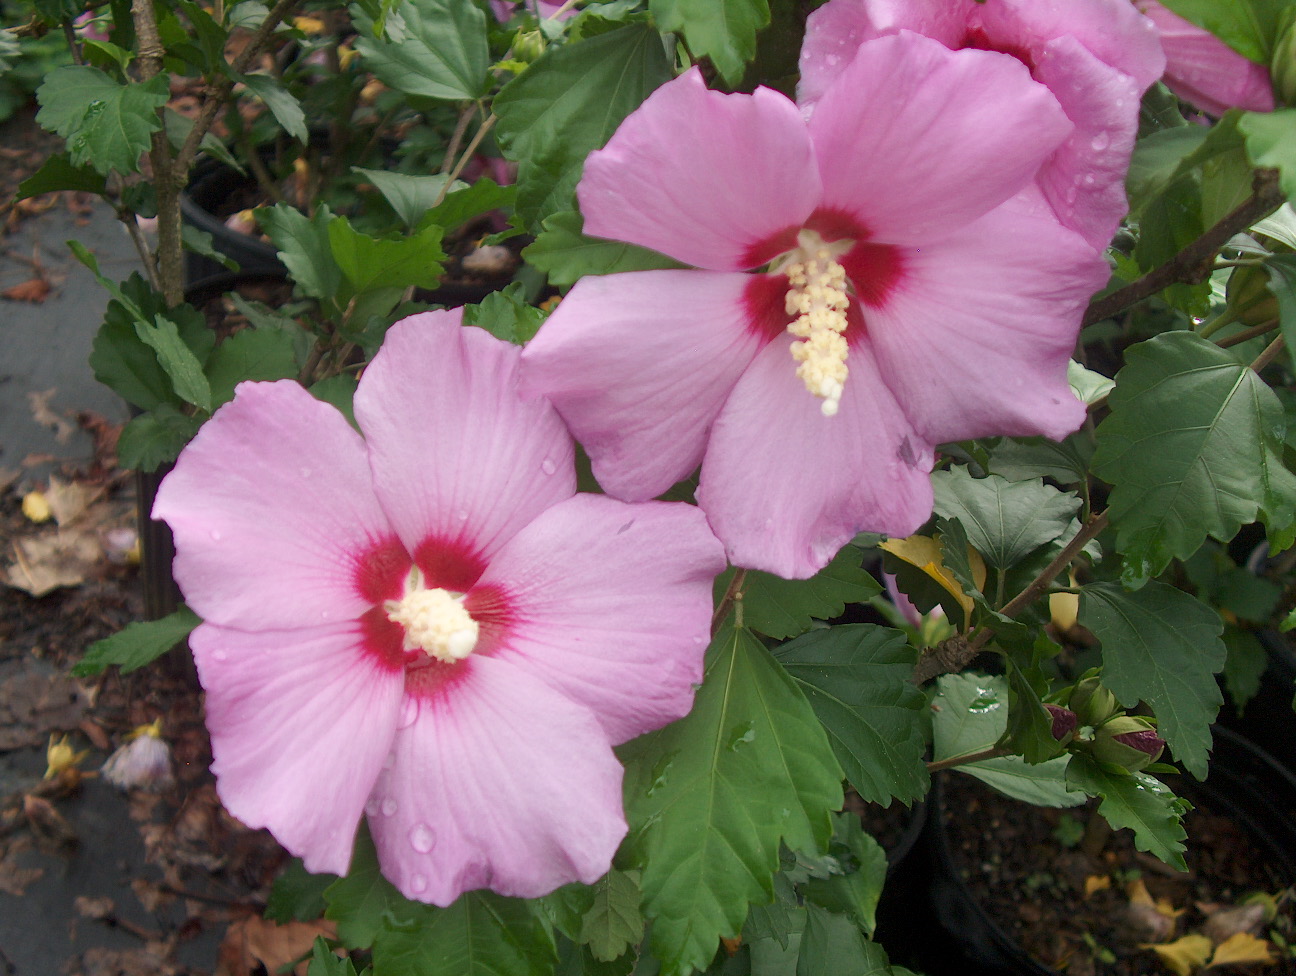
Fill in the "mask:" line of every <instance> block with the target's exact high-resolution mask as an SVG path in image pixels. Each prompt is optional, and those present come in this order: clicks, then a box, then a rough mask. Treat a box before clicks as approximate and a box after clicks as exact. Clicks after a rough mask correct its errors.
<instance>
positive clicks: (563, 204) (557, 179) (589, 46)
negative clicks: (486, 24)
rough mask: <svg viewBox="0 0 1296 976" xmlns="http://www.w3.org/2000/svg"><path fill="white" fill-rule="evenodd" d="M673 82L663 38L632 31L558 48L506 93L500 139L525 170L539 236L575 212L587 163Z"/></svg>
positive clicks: (641, 28)
mask: <svg viewBox="0 0 1296 976" xmlns="http://www.w3.org/2000/svg"><path fill="white" fill-rule="evenodd" d="M672 77H673V71H672V64H671V61H670V59H669V58H667V56H666V53H665V51H664V50H663V48H662V43H661V36H660V35H659V34H658V33H657V32H656V31H655V30H653V29H652V28H651V27H648V26H646V25H643V24H631V25H629V26H626V27H621V28H618V29H617V30H614V31H610V32H608V33H606V34H600V35H599V36H598V37H592V38H590V39H588V40H585V41H581V42H580V43H579V44H566V45H555V46H552V47H550V48H549V50H547V51H546V52H545V53H544V54H543V55H542V56H541V57H540V58H539V59H538V60H537V61H536V62H535V64H533V65H531V67H530V68H528V69H527V70H526V71H524V72H523V73H522V74H521V75H519V76H518V77H517V78H515V79H513V80H512V81H510V82H509V83H508V84H507V85H505V86H504V88H503V89H502V90H501V91H500V93H499V94H498V95H496V96H495V100H494V103H493V108H494V110H495V114H496V115H497V116H498V117H499V122H498V123H497V124H496V127H495V134H496V138H497V139H498V140H499V143H500V145H501V147H502V148H503V149H504V151H505V153H506V154H507V155H508V157H509V158H510V159H513V160H516V161H518V162H519V163H520V164H521V166H520V169H519V172H518V183H519V187H518V194H519V196H518V201H517V210H518V215H519V217H522V218H523V219H524V220H525V222H526V225H527V226H528V227H530V228H532V229H533V230H534V229H537V228H538V227H539V226H540V223H541V221H542V220H543V219H544V218H545V217H547V216H548V215H549V214H551V213H554V212H557V211H560V210H572V209H574V200H573V193H572V191H573V190H574V189H575V186H576V179H577V178H578V176H579V173H580V171H581V168H582V167H583V166H584V163H585V157H586V156H588V155H589V153H590V151H591V150H594V149H598V148H599V147H601V146H602V145H603V144H604V143H605V142H607V140H608V138H609V137H610V136H611V135H612V133H613V132H615V131H616V128H617V126H619V125H620V124H621V121H622V120H623V119H624V118H625V117H626V116H627V115H629V114H630V113H631V112H632V111H634V110H635V109H636V108H638V107H639V105H640V103H642V102H643V100H644V99H645V98H647V97H648V95H649V93H651V92H652V91H653V90H654V89H656V88H657V87H659V86H660V85H663V84H665V83H666V82H667V81H669V80H670V79H671V78H672ZM533 184H534V185H533ZM559 188H561V189H559ZM524 214H525V216H523V215H524Z"/></svg>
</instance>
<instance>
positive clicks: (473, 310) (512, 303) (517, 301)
mask: <svg viewBox="0 0 1296 976" xmlns="http://www.w3.org/2000/svg"><path fill="white" fill-rule="evenodd" d="M525 291H526V289H525V287H524V286H523V285H522V283H521V282H514V283H513V284H511V285H509V286H508V287H507V288H504V289H502V290H501V291H495V292H491V293H490V294H489V295H487V296H486V297H485V298H483V299H482V300H481V302H479V303H478V304H476V305H465V306H464V318H463V323H464V325H475V326H477V327H478V328H479V329H485V330H486V331H487V332H489V333H490V334H491V335H493V336H495V338H497V339H503V340H504V341H505V342H513V343H516V344H517V345H519V346H520V345H522V344H523V343H525V342H528V341H530V339H531V337H532V336H534V335H535V334H536V332H538V331H539V329H540V326H541V325H542V324H543V323H544V320H545V318H546V317H547V313H546V312H545V311H544V309H540V308H536V307H535V306H534V305H528V304H527V302H526V299H525V297H524V294H525Z"/></svg>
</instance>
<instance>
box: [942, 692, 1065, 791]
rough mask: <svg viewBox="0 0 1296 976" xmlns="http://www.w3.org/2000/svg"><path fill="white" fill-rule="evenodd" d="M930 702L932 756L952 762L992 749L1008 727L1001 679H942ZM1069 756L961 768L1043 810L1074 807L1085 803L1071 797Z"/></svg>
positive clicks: (1016, 759)
mask: <svg viewBox="0 0 1296 976" xmlns="http://www.w3.org/2000/svg"><path fill="white" fill-rule="evenodd" d="M936 687H937V692H936V697H935V698H934V699H932V756H933V757H934V758H935V759H937V760H941V759H951V758H953V757H955V756H969V755H972V754H974V753H978V752H982V751H984V750H986V749H989V748H990V747H991V746H993V745H994V744H995V743H997V742H998V741H999V740H1000V739H1001V738H1003V734H1004V731H1005V730H1006V729H1007V727H1008V707H1009V695H1008V682H1007V680H1006V679H1005V678H1002V677H1000V676H997V675H996V676H993V677H991V676H989V675H979V674H971V673H968V674H944V675H941V676H940V678H938V679H937V686H936ZM1066 765H1067V760H1066V757H1065V756H1060V757H1058V758H1057V759H1050V760H1049V761H1048V762H1044V763H1038V764H1036V765H1033V766H1032V765H1030V764H1028V763H1027V762H1026V761H1025V760H1023V759H1021V758H1020V757H1018V756H1001V757H999V758H996V759H982V760H980V761H979V762H975V763H968V764H965V765H962V766H957V767H955V769H956V770H957V771H958V772H960V773H966V774H967V775H969V776H974V777H976V778H977V779H979V780H981V781H982V782H983V783H985V784H987V785H988V786H993V787H994V788H995V789H996V790H998V791H999V792H1000V793H1004V794H1006V795H1008V796H1011V797H1013V798H1015V799H1018V800H1023V801H1025V802H1026V803H1032V804H1034V805H1036V806H1042V807H1073V806H1077V805H1078V804H1080V803H1083V802H1084V798H1083V797H1081V796H1078V795H1077V794H1075V793H1071V792H1068V791H1067V788H1066V783H1065V780H1064V775H1065V772H1066Z"/></svg>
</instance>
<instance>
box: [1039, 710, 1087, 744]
mask: <svg viewBox="0 0 1296 976" xmlns="http://www.w3.org/2000/svg"><path fill="white" fill-rule="evenodd" d="M1044 708H1045V710H1046V711H1047V712H1048V713H1049V718H1050V719H1051V720H1052V722H1053V725H1052V728H1051V730H1050V731H1052V733H1053V738H1055V739H1057V740H1058V742H1059V743H1061V744H1062V745H1066V744H1067V743H1068V742H1070V741H1071V740H1072V739H1073V738H1074V737H1075V732H1076V726H1078V725H1079V724H1080V723H1079V720H1078V719H1077V718H1076V713H1075V712H1073V711H1071V709H1069V708H1063V707H1062V706H1061V705H1048V704H1046V705H1045V706H1044Z"/></svg>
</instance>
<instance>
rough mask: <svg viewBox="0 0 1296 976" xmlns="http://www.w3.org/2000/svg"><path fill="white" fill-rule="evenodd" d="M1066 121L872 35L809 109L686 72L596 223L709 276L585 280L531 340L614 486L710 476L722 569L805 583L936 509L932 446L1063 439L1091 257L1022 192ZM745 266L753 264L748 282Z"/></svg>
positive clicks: (602, 478)
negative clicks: (860, 535) (710, 83)
mask: <svg viewBox="0 0 1296 976" xmlns="http://www.w3.org/2000/svg"><path fill="white" fill-rule="evenodd" d="M1070 131H1071V125H1070V123H1069V122H1067V120H1066V118H1065V116H1064V115H1063V114H1062V111H1061V110H1060V109H1059V107H1058V104H1057V101H1056V99H1054V98H1053V96H1052V95H1050V94H1049V92H1048V90H1047V89H1046V88H1044V87H1043V86H1042V85H1039V84H1036V83H1035V82H1033V81H1031V79H1030V77H1029V76H1028V74H1027V72H1026V69H1025V68H1023V67H1022V66H1021V65H1020V64H1019V63H1017V62H1016V61H1014V60H1012V59H1010V58H1005V57H1001V56H999V55H992V54H988V53H986V52H982V51H951V50H949V49H947V48H946V47H944V46H942V45H940V44H938V43H936V42H935V41H932V40H929V39H928V38H925V37H920V36H918V35H916V34H912V33H908V32H905V33H903V34H901V35H899V36H895V37H888V38H882V39H879V40H876V41H871V42H869V43H868V44H866V45H864V47H863V48H862V49H861V53H860V56H859V57H858V58H856V59H855V60H853V61H852V62H851V63H850V65H849V66H847V67H846V68H845V70H844V71H842V72H841V74H840V75H839V77H838V79H837V81H835V82H834V83H833V84H832V85H830V86H829V87H828V88H827V89H826V90H825V91H824V92H823V94H822V96H821V98H820V99H819V102H818V105H817V106H816V109H815V112H814V115H813V116H812V117H811V118H810V120H809V121H808V122H807V121H806V120H804V119H803V118H802V117H801V113H800V111H799V110H798V108H797V106H796V105H795V104H793V103H792V102H791V101H789V100H788V99H787V98H785V97H784V96H783V95H780V94H778V93H777V92H774V91H770V90H768V89H758V90H757V91H756V92H755V93H753V94H751V95H742V94H733V95H726V94H721V93H719V92H713V91H708V90H707V89H706V87H705V85H704V84H703V81H702V78H701V75H700V74H699V73H698V72H697V71H696V70H692V71H689V72H688V73H686V74H685V75H683V76H681V77H680V78H677V79H675V80H674V81H672V82H669V83H668V84H666V85H663V86H662V87H661V88H659V89H658V90H657V91H656V92H654V93H653V94H652V95H651V96H649V98H648V100H647V101H646V102H645V103H644V104H643V105H642V106H640V108H639V109H637V110H636V111H635V112H634V113H632V114H631V115H630V116H629V117H628V118H627V119H626V120H625V122H623V123H622V125H621V127H620V128H619V129H618V130H617V132H616V133H615V134H614V135H613V136H612V138H611V140H610V141H609V142H608V144H607V146H606V148H604V149H602V150H600V151H598V152H595V153H593V154H591V156H590V157H589V159H588V160H587V161H586V164H585V170H584V176H583V178H582V180H581V183H580V185H579V187H578V195H579V198H580V204H581V210H582V212H583V213H584V216H585V230H586V232H587V233H590V234H594V235H597V236H600V237H609V238H614V239H617V240H622V241H629V242H631V243H634V244H639V245H642V246H644V247H649V248H653V249H655V250H658V251H661V252H662V253H665V254H667V255H669V256H671V257H672V258H675V259H676V260H678V261H681V262H684V263H686V264H690V265H693V266H695V268H697V269H701V270H673V271H640V272H630V273H624V274H613V275H608V276H606V277H585V278H583V279H581V280H580V281H579V282H577V284H576V285H575V287H574V288H573V289H572V291H571V293H570V294H569V295H568V296H567V297H566V298H565V299H564V300H563V302H562V303H561V304H560V305H559V306H558V308H557V310H556V311H555V312H554V313H553V315H551V316H550V318H549V319H548V321H547V322H546V323H545V324H544V326H543V327H542V328H541V330H540V333H539V335H537V337H536V338H535V339H533V340H532V341H531V343H530V344H529V345H528V347H527V348H526V350H525V351H524V353H523V367H524V369H523V384H524V389H525V390H528V391H531V392H537V393H543V394H544V395H546V396H548V397H549V398H550V399H551V400H552V401H553V403H554V405H555V406H556V407H557V408H558V411H559V413H560V414H562V416H563V419H564V420H566V421H567V423H568V425H569V427H570V428H571V429H572V432H573V433H574V434H575V436H576V438H577V439H578V440H579V441H580V442H581V443H582V444H583V445H584V447H585V449H586V451H587V452H588V453H589V455H590V458H591V460H592V462H593V465H594V473H595V475H596V476H597V477H598V479H599V482H600V483H601V484H602V486H603V488H604V489H605V490H606V491H607V492H609V493H610V494H612V495H614V496H616V497H618V498H624V499H626V500H629V501H638V500H643V499H647V498H652V497H655V496H656V495H658V494H660V493H662V492H664V491H665V490H666V489H668V488H669V487H670V486H671V485H672V484H673V483H675V482H676V481H679V480H681V479H683V478H686V477H688V476H689V474H691V473H692V472H693V471H694V469H695V468H696V467H697V466H698V464H699V463H700V464H701V465H702V471H701V484H700V487H699V489H698V492H697V499H698V503H699V504H700V505H701V506H702V508H703V509H704V510H705V511H706V513H707V518H708V519H709V521H710V523H711V527H712V529H713V530H714V531H715V533H716V535H718V536H719V537H720V539H721V540H722V541H723V542H724V543H725V546H726V548H727V550H728V552H729V555H730V559H731V560H732V561H733V562H734V563H735V564H737V565H740V566H747V567H753V568H757V569H765V570H770V571H772V572H775V573H779V574H780V575H783V576H787V577H805V576H809V575H811V574H813V573H814V572H816V571H817V570H819V569H820V568H822V567H823V566H824V565H825V564H826V563H827V562H828V561H829V559H831V558H832V556H833V555H834V554H835V553H836V552H837V550H838V549H839V548H840V547H841V546H842V544H844V543H845V542H847V541H848V540H849V539H850V538H851V537H852V536H853V535H854V534H855V533H856V532H857V531H859V530H860V529H871V530H874V531H879V532H886V533H888V534H892V535H901V536H903V535H908V534H909V533H911V532H913V531H914V530H915V529H916V528H917V527H918V526H919V525H920V524H921V523H922V522H923V521H925V520H926V519H927V517H928V516H929V515H930V514H931V506H932V493H931V485H930V480H929V478H928V472H929V471H930V469H931V466H932V463H933V452H932V446H933V445H934V444H937V443H940V442H942V441H946V440H956V439H963V438H967V437H977V436H981V435H986V434H991V433H997V434H1047V435H1049V436H1053V437H1060V436H1062V435H1064V434H1066V433H1069V432H1070V431H1072V430H1074V429H1075V428H1076V427H1077V426H1078V425H1079V424H1080V422H1081V421H1082V420H1083V418H1084V407H1083V405H1082V404H1080V403H1079V402H1078V401H1077V400H1076V399H1075V397H1074V396H1073V395H1072V393H1071V391H1070V388H1069V386H1068V385H1067V380H1066V364H1067V360H1068V357H1069V354H1070V351H1071V349H1072V347H1073V345H1074V342H1075V338H1076V332H1077V330H1078V328H1079V323H1080V316H1081V312H1082V310H1083V308H1084V306H1085V303H1086V301H1087V300H1088V298H1089V296H1090V295H1091V294H1092V292H1093V291H1094V290H1096V289H1097V288H1099V287H1101V285H1102V284H1103V283H1104V282H1105V281H1106V280H1107V267H1106V264H1105V263H1104V262H1103V261H1102V260H1101V259H1100V258H1099V257H1098V255H1097V253H1096V252H1095V251H1094V250H1093V248H1091V247H1089V245H1088V244H1086V243H1085V241H1084V240H1083V239H1082V238H1080V237H1079V236H1078V235H1076V234H1074V233H1072V232H1071V231H1068V230H1067V229H1065V228H1063V227H1061V226H1060V225H1059V224H1058V222H1057V220H1056V218H1055V217H1054V216H1053V214H1052V212H1051V211H1050V210H1049V208H1048V206H1047V205H1046V204H1045V203H1044V201H1043V198H1042V197H1041V196H1040V194H1039V192H1038V191H1037V190H1036V189H1035V188H1034V186H1033V178H1034V175H1035V172H1036V169H1037V168H1038V166H1039V164H1040V162H1041V160H1042V159H1044V158H1047V157H1048V155H1049V154H1050V153H1052V152H1053V150H1054V149H1055V148H1056V147H1057V146H1058V145H1059V144H1060V143H1061V142H1062V141H1063V140H1064V139H1066V138H1067V136H1068V134H1069V133H1070ZM748 272H755V273H748Z"/></svg>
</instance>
